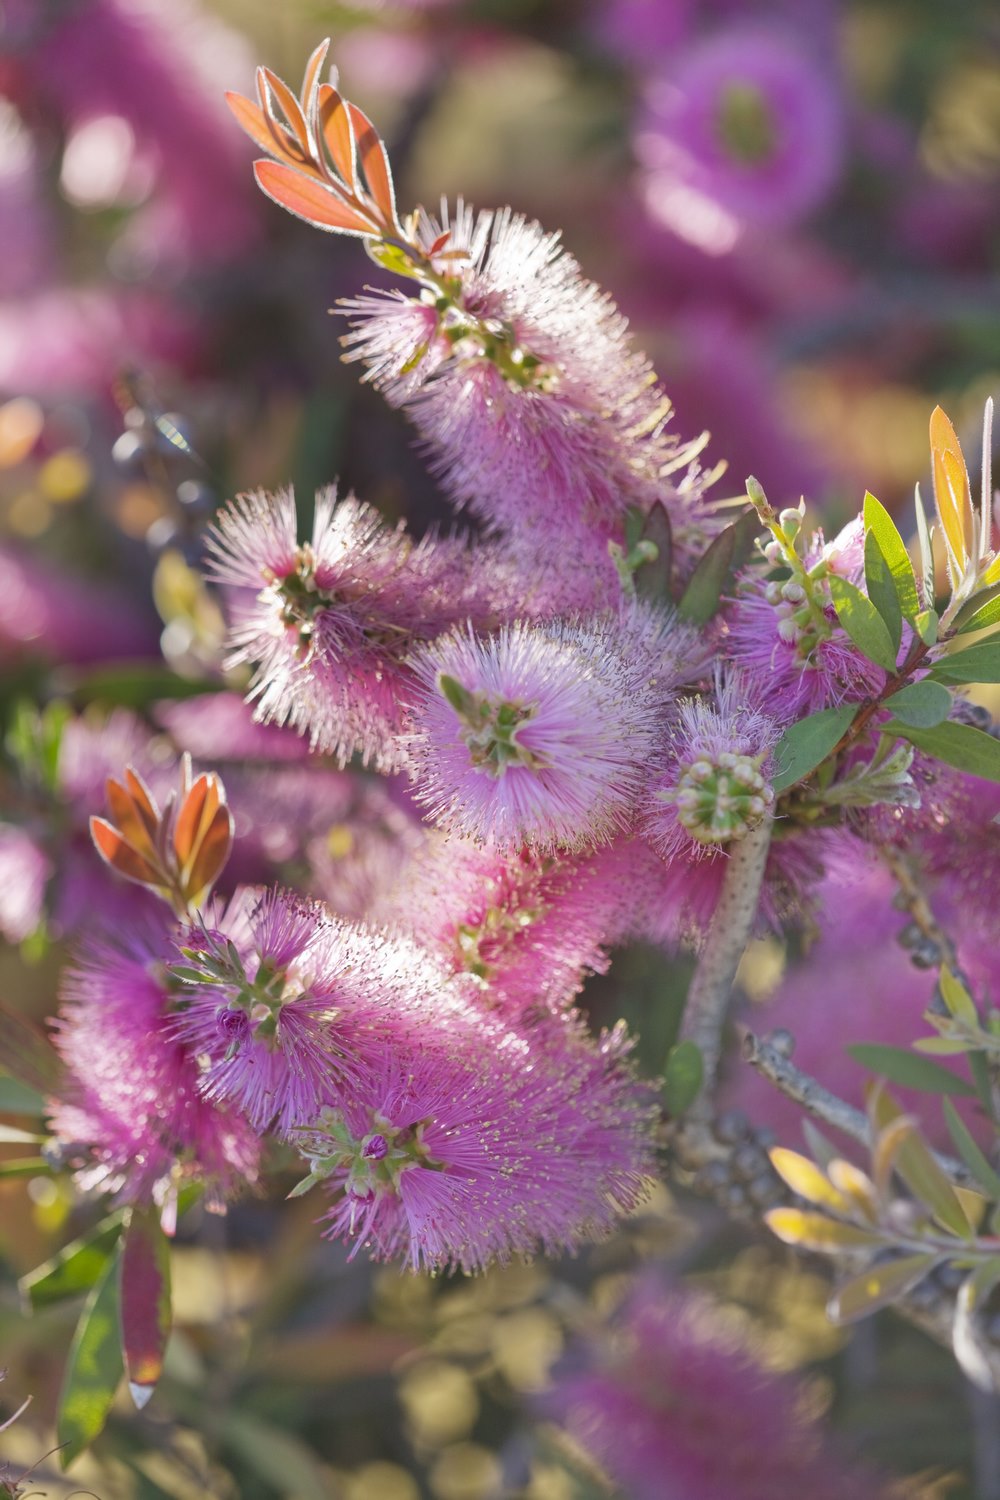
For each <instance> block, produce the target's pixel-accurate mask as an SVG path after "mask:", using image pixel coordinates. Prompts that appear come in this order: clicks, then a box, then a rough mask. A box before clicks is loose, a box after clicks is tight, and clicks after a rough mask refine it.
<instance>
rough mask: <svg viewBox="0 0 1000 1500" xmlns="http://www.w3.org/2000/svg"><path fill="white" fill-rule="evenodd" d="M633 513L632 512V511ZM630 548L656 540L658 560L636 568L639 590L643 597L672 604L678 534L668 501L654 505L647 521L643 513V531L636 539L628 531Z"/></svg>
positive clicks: (636, 583) (654, 602) (628, 545)
mask: <svg viewBox="0 0 1000 1500" xmlns="http://www.w3.org/2000/svg"><path fill="white" fill-rule="evenodd" d="M629 514H630V515H631V512H629ZM625 539H626V545H627V547H628V550H629V551H631V549H632V548H633V547H634V546H635V545H636V542H639V541H644V542H653V543H654V544H655V546H656V561H655V562H649V563H644V564H643V565H642V566H641V567H640V568H638V569H637V570H636V575H635V591H636V594H637V596H638V597H639V598H640V599H648V600H649V601H650V603H652V604H668V603H669V602H670V599H671V593H670V580H671V575H672V572H673V558H674V538H673V529H672V527H671V525H670V513H669V511H668V510H667V507H666V506H665V505H659V504H657V505H654V506H653V507H652V509H651V510H650V512H649V515H648V516H646V517H645V520H644V521H643V519H642V517H641V514H640V531H639V533H638V535H637V536H636V537H635V539H634V540H633V541H629V539H628V532H627V531H626V534H625Z"/></svg>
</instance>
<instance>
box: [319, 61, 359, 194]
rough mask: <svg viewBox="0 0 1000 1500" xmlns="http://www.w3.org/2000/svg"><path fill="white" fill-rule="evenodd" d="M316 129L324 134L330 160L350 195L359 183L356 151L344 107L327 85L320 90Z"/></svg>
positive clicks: (322, 85) (352, 133)
mask: <svg viewBox="0 0 1000 1500" xmlns="http://www.w3.org/2000/svg"><path fill="white" fill-rule="evenodd" d="M319 128H320V130H321V131H322V133H323V140H324V141H325V143H326V149H327V151H328V152H329V153H330V160H331V161H332V162H333V165H334V166H335V167H336V169H337V171H338V172H339V174H340V176H341V177H342V178H343V180H344V182H345V183H346V184H347V186H348V187H349V188H350V189H351V191H352V192H353V191H354V189H355V188H356V187H357V181H358V162H357V151H356V149H355V145H354V131H353V130H352V129H351V117H350V115H349V114H348V113H347V105H346V104H345V103H344V101H343V99H341V97H340V95H339V94H338V93H337V90H336V89H335V88H334V87H333V86H332V84H329V83H322V84H320V88H319Z"/></svg>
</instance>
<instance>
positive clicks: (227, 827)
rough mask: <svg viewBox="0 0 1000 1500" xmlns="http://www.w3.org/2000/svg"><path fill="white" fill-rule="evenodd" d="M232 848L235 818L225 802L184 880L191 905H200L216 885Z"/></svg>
mask: <svg viewBox="0 0 1000 1500" xmlns="http://www.w3.org/2000/svg"><path fill="white" fill-rule="evenodd" d="M232 847H233V815H232V813H231V812H230V811H229V808H228V807H227V806H226V805H225V803H223V804H222V806H221V807H217V808H216V809H215V815H214V816H213V818H212V822H211V824H210V825H209V827H208V829H207V830H206V832H205V835H204V837H203V838H202V840H201V842H200V844H199V846H198V853H197V856H196V858H195V861H194V864H193V865H192V866H191V870H190V872H189V873H188V875H187V877H186V879H185V881H184V888H185V892H186V894H187V897H188V900H189V901H190V902H191V903H192V905H194V906H197V905H199V903H200V902H201V901H202V899H203V898H204V896H205V895H206V894H207V893H208V892H209V891H210V890H211V888H212V887H213V886H214V884H215V882H216V881H217V880H218V878H219V876H220V875H221V874H222V871H223V870H224V869H225V865H226V860H227V859H228V858H229V851H230V850H231V849H232Z"/></svg>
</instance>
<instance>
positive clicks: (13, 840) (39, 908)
mask: <svg viewBox="0 0 1000 1500" xmlns="http://www.w3.org/2000/svg"><path fill="white" fill-rule="evenodd" d="M52 873H53V866H52V861H51V860H50V859H49V856H48V855H47V854H46V853H45V850H44V848H43V847H42V845H41V843H40V842H39V841H38V840H37V839H36V838H33V837H32V835H31V834H30V833H29V832H28V830H27V829H26V828H18V827H16V826H15V825H14V824H13V823H0V935H2V936H3V937H4V938H6V940H7V942H8V943H20V942H23V941H24V939H25V938H26V937H30V935H31V934H32V933H33V932H34V931H35V929H36V928H37V927H38V925H39V923H40V922H41V920H42V917H43V915H44V912H45V886H46V883H47V882H48V880H49V878H50V876H51V875H52Z"/></svg>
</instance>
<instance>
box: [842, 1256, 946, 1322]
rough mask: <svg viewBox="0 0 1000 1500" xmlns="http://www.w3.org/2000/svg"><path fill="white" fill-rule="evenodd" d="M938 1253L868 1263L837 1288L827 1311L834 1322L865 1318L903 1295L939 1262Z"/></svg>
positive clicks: (854, 1320)
mask: <svg viewBox="0 0 1000 1500" xmlns="http://www.w3.org/2000/svg"><path fill="white" fill-rule="evenodd" d="M940 1259H941V1258H940V1256H938V1255H932V1254H930V1253H929V1252H928V1251H923V1252H922V1253H920V1254H919V1255H901V1256H899V1257H898V1258H897V1259H896V1260H887V1261H882V1262H880V1263H879V1264H878V1265H877V1266H869V1267H868V1269H867V1270H866V1271H863V1272H862V1274H861V1275H860V1276H855V1277H853V1278H852V1279H851V1280H850V1281H846V1282H844V1284H843V1286H840V1287H838V1288H837V1290H836V1291H835V1292H834V1294H833V1296H832V1297H831V1298H830V1301H829V1302H828V1304H827V1309H826V1310H827V1314H828V1316H829V1317H830V1318H831V1320H832V1321H833V1322H834V1323H854V1322H856V1321H857V1320H858V1319H859V1318H867V1317H868V1315H869V1314H870V1313H873V1312H877V1311H878V1309H879V1308H880V1307H887V1306H888V1305H889V1303H891V1302H896V1301H898V1300H899V1298H900V1297H903V1296H905V1295H906V1293H907V1292H910V1291H912V1290H913V1288H914V1287H915V1286H916V1285H917V1284H918V1283H919V1282H921V1281H923V1279H924V1277H925V1276H926V1275H927V1273H928V1272H929V1271H932V1270H933V1269H934V1267H935V1266H936V1265H938V1264H939V1262H940Z"/></svg>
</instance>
